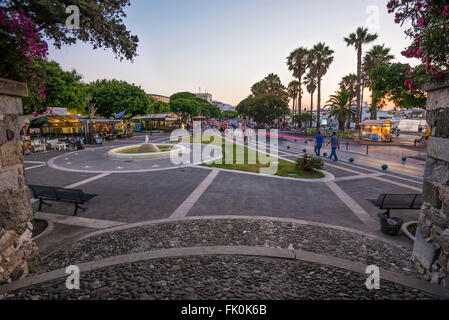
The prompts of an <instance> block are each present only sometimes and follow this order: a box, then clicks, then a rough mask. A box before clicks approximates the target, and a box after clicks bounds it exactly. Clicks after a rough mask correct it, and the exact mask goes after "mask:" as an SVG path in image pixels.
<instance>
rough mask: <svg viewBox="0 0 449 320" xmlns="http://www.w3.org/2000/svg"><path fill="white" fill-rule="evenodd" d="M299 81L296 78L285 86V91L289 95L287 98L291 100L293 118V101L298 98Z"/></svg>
mask: <svg viewBox="0 0 449 320" xmlns="http://www.w3.org/2000/svg"><path fill="white" fill-rule="evenodd" d="M298 91H299V82H298V81H296V80H293V81H290V83H289V84H288V87H287V92H288V95H289V98H290V99H292V100H293V110H292V119H294V116H295V102H296V99H297V98H298V94H299V92H298Z"/></svg>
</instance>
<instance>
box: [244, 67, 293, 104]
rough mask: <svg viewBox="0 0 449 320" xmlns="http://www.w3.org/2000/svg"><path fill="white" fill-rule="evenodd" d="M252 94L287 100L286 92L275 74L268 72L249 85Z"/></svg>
mask: <svg viewBox="0 0 449 320" xmlns="http://www.w3.org/2000/svg"><path fill="white" fill-rule="evenodd" d="M251 92H252V94H253V95H254V96H256V97H257V96H261V95H271V96H275V97H278V98H280V99H282V100H284V101H285V102H288V93H287V91H286V88H285V86H284V85H283V84H282V82H281V79H280V78H279V76H278V75H277V74H274V73H270V74H269V75H268V76H266V77H265V78H264V79H263V80H261V81H259V82H257V83H255V84H254V85H253V86H252V87H251Z"/></svg>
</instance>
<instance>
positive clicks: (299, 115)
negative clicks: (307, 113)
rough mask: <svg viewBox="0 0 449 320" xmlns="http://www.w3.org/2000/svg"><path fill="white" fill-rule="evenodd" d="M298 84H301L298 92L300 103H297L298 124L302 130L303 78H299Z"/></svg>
mask: <svg viewBox="0 0 449 320" xmlns="http://www.w3.org/2000/svg"><path fill="white" fill-rule="evenodd" d="M298 82H299V85H298V87H299V91H298V103H297V107H298V117H299V119H298V124H299V128H301V126H302V123H301V122H302V121H301V104H302V93H301V77H299V78H298Z"/></svg>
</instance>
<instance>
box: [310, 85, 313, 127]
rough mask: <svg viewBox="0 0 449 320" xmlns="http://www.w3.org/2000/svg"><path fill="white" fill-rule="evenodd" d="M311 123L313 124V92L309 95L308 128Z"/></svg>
mask: <svg viewBox="0 0 449 320" xmlns="http://www.w3.org/2000/svg"><path fill="white" fill-rule="evenodd" d="M312 122H313V91H312V92H311V93H310V125H309V127H310V128H312Z"/></svg>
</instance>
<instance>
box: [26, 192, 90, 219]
mask: <svg viewBox="0 0 449 320" xmlns="http://www.w3.org/2000/svg"><path fill="white" fill-rule="evenodd" d="M28 187H29V188H30V189H31V191H32V192H33V197H34V198H35V199H39V211H41V210H42V204H46V205H51V204H49V203H46V202H45V200H48V201H60V202H66V203H73V204H75V212H74V213H73V215H74V216H76V214H77V213H78V209H81V210H83V211H84V210H86V208H83V207H80V206H79V205H80V204H84V203H86V202H88V201H89V200H91V199H92V198H94V197H96V196H97V195H96V194H90V193H84V192H83V190H80V189H67V188H58V187H47V186H36V185H28Z"/></svg>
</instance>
